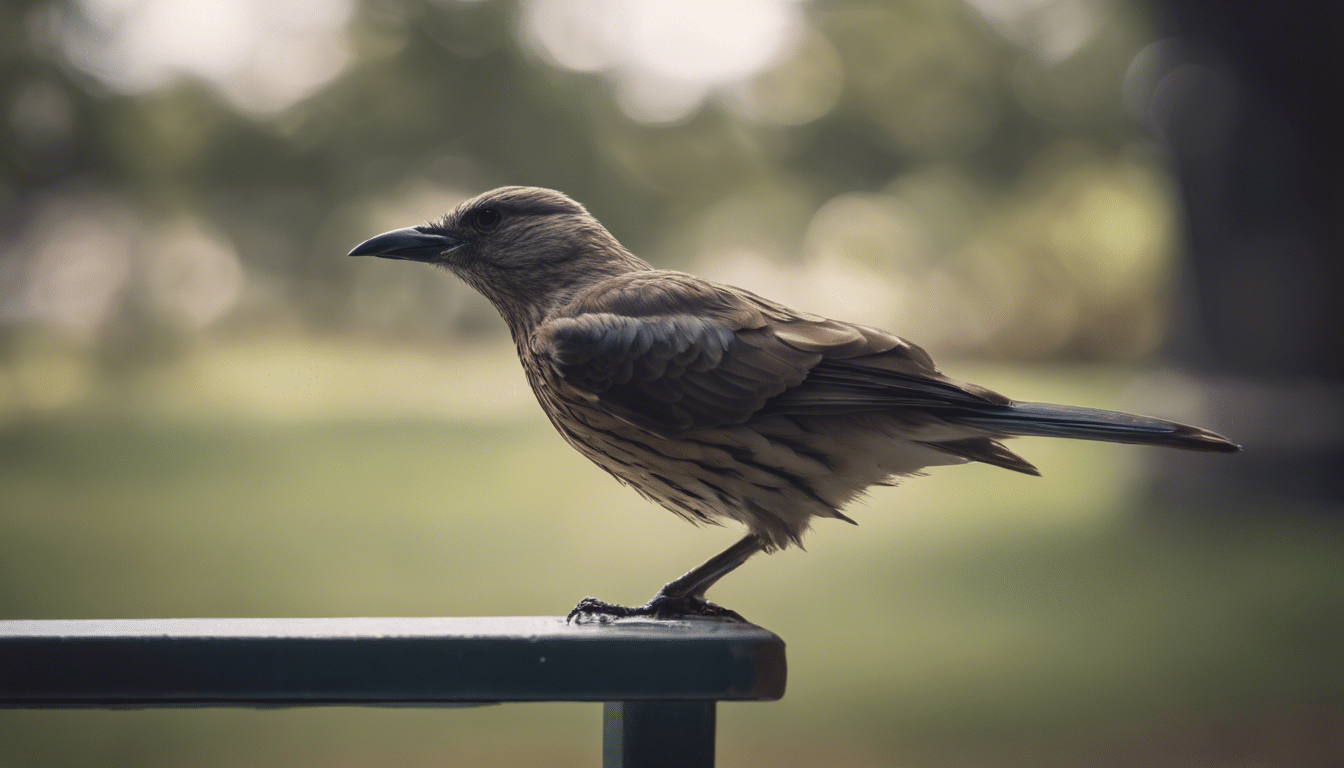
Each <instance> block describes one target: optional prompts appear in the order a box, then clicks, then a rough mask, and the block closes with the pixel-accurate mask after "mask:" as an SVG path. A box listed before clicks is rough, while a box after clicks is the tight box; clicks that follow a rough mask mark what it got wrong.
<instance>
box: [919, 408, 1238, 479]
mask: <svg viewBox="0 0 1344 768" xmlns="http://www.w3.org/2000/svg"><path fill="white" fill-rule="evenodd" d="M945 418H946V419H947V420H948V421H951V422H954V423H957V424H965V425H967V426H972V427H979V428H982V429H985V430H988V431H990V432H994V433H997V434H1000V435H1008V436H1027V435H1035V436H1040V437H1068V438H1073V439H1075V440H1103V441H1106V442H1109V443H1136V444H1138V445H1161V446H1166V447H1168V448H1180V449H1182V450H1187V451H1213V452H1216V453H1236V452H1237V451H1240V450H1241V446H1239V445H1237V444H1236V443H1234V442H1232V441H1231V440H1228V439H1227V438H1225V437H1223V436H1222V435H1219V434H1217V433H1214V432H1210V431H1208V430H1207V429H1200V428H1199V427H1191V426H1188V425H1186V424H1177V423H1176V422H1174V421H1164V420H1162V419H1154V418H1152V417H1150V416H1137V415H1135V414H1132V413H1122V412H1120V411H1103V410H1101V409H1099V408H1082V407H1079V406H1073V405H1055V404H1054V403H1013V404H1011V405H996V406H985V407H983V408H977V409H975V410H965V411H958V412H956V413H955V414H948V415H946V416H945ZM1019 471H1020V470H1019Z"/></svg>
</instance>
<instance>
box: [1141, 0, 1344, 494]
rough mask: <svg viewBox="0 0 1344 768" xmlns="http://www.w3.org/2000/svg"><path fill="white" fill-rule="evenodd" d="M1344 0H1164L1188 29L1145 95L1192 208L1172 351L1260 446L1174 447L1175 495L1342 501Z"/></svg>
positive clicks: (1163, 50) (1212, 404)
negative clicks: (1184, 453)
mask: <svg viewBox="0 0 1344 768" xmlns="http://www.w3.org/2000/svg"><path fill="white" fill-rule="evenodd" d="M1341 7H1342V5H1341V4H1340V3H1338V2H1320V0H1310V1H1305V0H1304V1H1302V2H1289V3H1266V2H1258V1H1250V0H1166V1H1159V2H1157V3H1156V4H1155V7H1154V10H1155V11H1156V13H1157V20H1158V23H1159V24H1160V25H1162V26H1163V27H1164V28H1165V29H1166V30H1167V31H1168V32H1169V33H1171V34H1173V35H1174V39H1172V40H1169V41H1167V42H1165V43H1160V44H1158V46H1156V47H1155V48H1154V49H1152V52H1153V55H1151V56H1150V60H1149V62H1148V63H1147V65H1146V66H1147V67H1148V70H1149V71H1148V72H1146V73H1140V75H1141V80H1142V85H1141V87H1140V90H1141V95H1140V98H1139V100H1138V101H1139V105H1140V107H1141V109H1142V111H1143V112H1144V118H1145V120H1146V121H1147V122H1148V123H1149V125H1150V126H1151V127H1152V128H1153V129H1154V131H1155V132H1156V133H1157V135H1158V136H1159V137H1160V138H1161V140H1162V141H1163V142H1164V143H1165V145H1166V146H1167V147H1168V149H1169V150H1170V152H1171V155H1172V160H1173V162H1174V165H1175V168H1176V171H1177V174H1178V176H1179V179H1180V183H1181V187H1182V191H1183V194H1184V199H1185V208H1186V217H1187V231H1186V234H1187V259H1186V262H1185V265H1184V269H1183V276H1182V282H1181V285H1180V289H1179V291H1178V294H1177V301H1178V306H1179V309H1178V311H1177V316H1176V320H1177V332H1176V335H1175V339H1174V342H1173V345H1172V356H1173V358H1174V359H1175V361H1176V362H1177V364H1178V366H1179V367H1180V368H1181V369H1182V370H1184V371H1185V372H1187V373H1189V374H1190V375H1191V376H1193V377H1194V378H1195V379H1196V380H1197V381H1198V383H1199V384H1200V385H1201V386H1200V387H1199V389H1200V390H1201V391H1202V392H1203V393H1204V394H1203V398H1202V399H1203V401H1204V403H1203V410H1204V412H1205V413H1204V416H1206V417H1207V420H1208V422H1209V423H1207V424H1205V426H1210V427H1212V428H1214V429H1217V430H1219V431H1223V432H1224V433H1225V434H1227V435H1229V436H1230V437H1232V438H1233V439H1234V440H1237V441H1238V442H1241V443H1242V444H1243V445H1244V446H1245V447H1246V452H1245V453H1244V454H1242V455H1241V456H1238V457H1235V458H1234V459H1233V460H1232V461H1230V462H1227V463H1216V462H1210V461H1207V460H1202V461H1201V460H1194V459H1192V458H1186V457H1178V458H1177V459H1176V460H1174V461H1172V462H1170V463H1164V466H1163V469H1162V470H1161V473H1160V486H1161V490H1162V492H1163V493H1164V494H1169V495H1171V496H1172V497H1175V498H1178V499H1179V498H1182V497H1184V498H1185V499H1191V498H1194V497H1196V496H1198V497H1202V498H1209V500H1210V501H1212V502H1214V503H1216V504H1217V505H1218V506H1219V507H1222V508H1228V507H1229V506H1230V507H1240V508H1242V509H1248V510H1249V509H1257V510H1266V511H1269V510H1277V509H1285V508H1288V509H1291V508H1297V509H1311V510H1318V511H1319V510H1326V511H1328V513H1329V514H1333V515H1340V514H1342V513H1344V504H1342V503H1341V502H1344V298H1342V297H1341V295H1340V294H1341V289H1342V288H1344V160H1342V158H1344V153H1342V152H1341V147H1342V146H1344V106H1341V104H1340V103H1339V101H1340V96H1341V93H1342V89H1344V29H1341V23H1340V22H1341V10H1340V8H1341ZM1138 67H1139V62H1136V68H1138ZM1237 501H1241V502H1244V503H1242V504H1238V503H1236V502H1237ZM1266 502H1269V503H1266ZM1299 502H1301V503H1299Z"/></svg>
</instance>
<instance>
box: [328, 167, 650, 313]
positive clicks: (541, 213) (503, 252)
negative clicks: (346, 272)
mask: <svg viewBox="0 0 1344 768" xmlns="http://www.w3.org/2000/svg"><path fill="white" fill-rule="evenodd" d="M350 255H351V256H379V257H382V258H385V259H402V260H406V261H423V262H426V263H428V264H434V265H438V266H441V267H444V268H446V269H448V270H450V271H452V272H453V273H454V274H456V275H457V276H458V277H460V278H462V280H464V281H465V282H467V283H468V284H470V285H471V286H472V287H473V288H475V289H476V290H478V291H480V292H481V293H482V294H484V295H485V297H486V298H487V299H489V300H490V301H491V302H492V303H493V304H494V305H495V307H496V308H497V309H499V311H500V314H502V315H503V316H504V319H505V320H506V321H508V322H509V324H510V326H512V327H513V328H514V330H515V332H516V331H517V330H519V328H518V325H517V323H520V322H521V323H531V322H535V321H536V320H537V319H539V317H540V316H542V315H544V314H545V311H546V310H547V309H548V308H549V307H551V306H553V305H554V304H556V303H557V302H563V301H565V300H567V299H568V298H569V297H570V296H572V295H573V294H574V292H575V291H576V290H578V289H581V288H582V287H584V286H585V285H589V284H592V283H593V282H596V281H598V280H601V279H603V278H605V277H610V276H612V275H615V274H620V273H623V272H629V271H631V270H636V269H649V268H650V267H649V266H648V265H647V264H646V263H644V262H642V261H640V260H639V259H637V258H636V257H634V256H633V255H631V254H630V252H629V251H627V250H625V249H624V248H623V247H621V244H620V243H618V242H617V241H616V238H614V237H612V236H611V234H610V233H609V232H607V230H606V229H605V228H603V226H602V225H601V224H600V223H598V221H597V219H594V218H593V217H592V216H591V215H589V213H588V211H586V210H584V207H583V206H582V205H579V204H578V203H576V202H574V201H573V200H571V199H569V198H568V197H567V196H565V195H564V194H562V193H560V192H556V191H555V190H551V189H541V188H538V187H500V188H499V189H495V190H491V191H489V192H486V193H485V194H482V195H479V196H477V197H474V198H472V199H470V200H467V201H465V202H463V203H461V204H460V205H458V206H457V207H456V208H454V209H453V210H452V211H450V212H448V213H447V214H445V215H444V216H442V217H441V218H439V219H436V220H434V221H432V222H430V223H428V224H421V225H419V226H414V227H407V228H405V229H396V230H393V231H391V232H385V233H383V234H381V235H378V236H377V237H374V238H372V239H369V240H366V241H364V242H363V243H360V244H359V245H358V246H356V247H355V249H354V250H353V251H351V252H350Z"/></svg>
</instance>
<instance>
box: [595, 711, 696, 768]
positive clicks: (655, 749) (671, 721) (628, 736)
mask: <svg viewBox="0 0 1344 768" xmlns="http://www.w3.org/2000/svg"><path fill="white" fill-rule="evenodd" d="M714 705H715V702H713V701H608V702H607V703H606V704H605V705H603V706H604V709H603V717H602V766H603V768H663V767H664V766H666V767H667V768H673V767H676V768H712V766H713V765H714V727H715V721H714V715H715V708H714Z"/></svg>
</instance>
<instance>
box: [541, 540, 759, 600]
mask: <svg viewBox="0 0 1344 768" xmlns="http://www.w3.org/2000/svg"><path fill="white" fill-rule="evenodd" d="M764 548H765V543H764V542H763V541H761V539H759V538H757V537H756V536H755V535H753V534H747V535H746V536H744V537H742V539H741V540H739V541H738V542H737V543H735V544H733V545H732V546H731V547H729V548H727V549H725V550H724V551H722V552H720V553H719V554H717V555H715V556H713V557H711V558H709V559H708V560H706V561H705V562H703V563H701V564H700V565H697V566H696V567H694V568H692V569H691V570H689V571H687V572H686V573H684V574H682V575H681V576H678V577H677V578H675V579H673V580H672V581H669V582H668V583H667V584H664V585H663V588H662V589H660V590H658V594H656V595H654V596H653V599H652V600H650V601H649V602H647V603H645V604H644V605H640V606H635V607H633V608H632V607H628V606H624V605H616V604H615V603H608V602H604V601H602V600H598V599H597V598H595V597H585V598H584V599H582V600H580V601H579V604H578V605H576V606H574V610H572V611H570V612H569V617H568V620H569V621H573V620H574V619H576V618H578V619H580V620H582V619H584V618H590V619H594V618H595V619H597V620H599V621H602V620H605V619H608V618H624V617H627V616H651V617H653V618H658V619H675V618H682V617H686V616H716V617H721V618H729V619H736V620H738V621H746V619H744V618H742V616H741V615H739V614H738V613H737V612H736V611H731V610H729V609H727V608H724V607H722V606H719V605H715V604H714V603H711V602H709V601H708V600H706V599H705V592H706V591H708V590H709V588H710V587H712V586H714V584H715V583H716V582H718V580H719V579H722V578H723V577H724V576H727V575H728V574H729V573H731V572H732V571H733V570H735V569H736V568H737V567H738V566H740V565H742V564H743V563H745V562H746V561H747V559H748V558H750V557H751V556H752V555H754V554H756V553H757V552H760V551H761V550H762V549H764Z"/></svg>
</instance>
